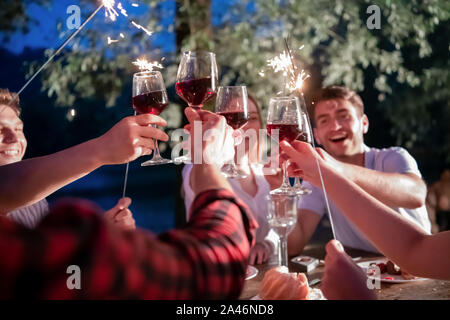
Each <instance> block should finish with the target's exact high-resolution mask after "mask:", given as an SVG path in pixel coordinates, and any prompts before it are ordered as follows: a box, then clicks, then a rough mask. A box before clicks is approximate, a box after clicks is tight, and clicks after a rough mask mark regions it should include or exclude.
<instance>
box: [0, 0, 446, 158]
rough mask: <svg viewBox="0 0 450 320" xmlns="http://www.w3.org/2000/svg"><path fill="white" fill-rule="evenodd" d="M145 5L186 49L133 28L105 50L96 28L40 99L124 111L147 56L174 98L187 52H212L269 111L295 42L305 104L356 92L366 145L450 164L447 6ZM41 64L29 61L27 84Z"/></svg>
mask: <svg viewBox="0 0 450 320" xmlns="http://www.w3.org/2000/svg"><path fill="white" fill-rule="evenodd" d="M143 2H145V3H147V4H148V5H149V8H150V9H149V10H148V11H147V12H146V13H145V14H143V15H142V14H141V15H139V16H137V17H135V19H137V21H138V22H139V23H141V24H143V25H144V26H145V27H146V28H148V29H150V30H152V31H154V32H155V33H166V34H173V33H175V41H176V42H177V46H176V48H177V50H176V51H174V52H163V51H162V50H161V48H160V47H158V45H155V43H154V42H153V41H152V38H151V37H150V38H149V37H148V36H147V35H146V34H145V33H143V32H139V31H136V30H131V28H128V32H127V37H126V38H125V39H123V40H121V41H119V42H118V43H114V44H111V45H107V44H106V41H105V39H106V36H107V35H109V36H111V38H116V39H117V38H118V32H119V31H120V30H115V29H117V28H115V26H114V24H113V23H110V24H111V30H110V31H108V32H105V31H103V30H105V28H104V27H99V25H101V24H105V21H104V20H102V19H94V20H93V21H92V22H91V23H92V24H91V26H90V28H89V29H87V30H84V31H83V33H82V34H81V35H80V36H78V37H77V38H76V39H75V41H74V43H73V44H72V46H71V49H68V50H66V51H65V52H64V54H63V55H61V56H60V57H59V58H58V59H57V60H56V61H55V62H54V63H53V64H52V65H50V67H49V68H47V69H46V71H45V72H44V74H43V76H42V90H44V91H45V92H47V94H48V95H49V96H50V97H54V98H55V101H56V104H57V105H59V106H63V107H69V106H70V107H71V106H74V105H76V104H77V103H79V102H80V100H82V99H91V98H97V99H102V100H104V101H105V103H106V105H107V106H114V105H117V99H118V98H119V97H120V96H122V95H123V94H124V89H125V88H127V89H128V88H129V83H130V81H131V75H132V73H133V72H135V71H136V68H135V67H134V66H133V65H132V64H131V61H132V60H135V59H136V58H137V57H139V56H142V55H146V56H147V57H149V58H151V59H153V60H159V59H161V58H162V57H163V56H164V57H165V60H164V62H163V64H164V66H165V69H164V70H163V74H164V78H165V81H166V84H167V86H168V88H171V87H173V84H174V81H175V75H176V69H177V63H178V56H179V54H178V53H179V52H180V51H181V50H193V49H206V50H212V51H214V52H216V54H217V60H218V65H219V68H220V70H221V77H220V79H221V84H223V85H227V84H231V83H242V84H246V85H247V86H248V87H249V89H250V91H251V92H252V93H253V94H254V95H256V97H257V98H258V99H259V101H260V102H261V105H262V106H263V109H264V108H265V107H266V105H267V101H268V100H269V97H270V96H271V95H274V94H276V93H277V92H279V91H280V89H281V88H280V83H283V81H282V79H280V77H279V76H278V75H275V74H273V73H271V72H270V71H268V70H267V68H266V65H267V60H268V59H270V58H272V57H273V56H275V55H277V54H278V53H280V52H281V51H282V50H283V42H282V39H283V37H286V36H288V35H289V36H290V42H291V47H292V48H293V49H297V48H299V47H300V46H301V45H304V48H303V50H296V55H295V56H296V61H297V63H298V65H299V66H301V67H302V68H304V69H305V70H306V71H307V72H308V73H309V74H311V78H310V79H309V80H308V81H307V82H306V84H305V88H304V91H305V94H306V97H308V93H309V92H310V91H311V90H313V89H316V88H318V87H320V86H324V85H330V84H341V85H345V86H348V87H350V88H352V89H354V90H356V91H357V92H359V93H360V94H361V95H362V96H363V99H364V101H365V104H366V110H367V113H368V115H369V118H370V119H371V120H372V130H371V131H370V133H369V135H368V137H367V139H368V143H371V144H373V145H378V146H387V145H389V144H397V145H403V146H405V147H407V148H409V149H417V152H421V153H423V152H426V153H427V154H429V155H433V156H437V157H438V158H440V159H442V160H443V161H444V163H446V164H450V152H449V151H450V137H449V132H448V131H449V130H448V128H447V125H446V124H447V123H448V119H449V117H450V105H449V103H450V102H449V101H450V99H449V96H450V90H449V88H450V68H449V63H450V59H449V58H450V47H449V43H450V41H449V39H450V23H449V16H450V2H449V1H445V0H427V1H425V0H413V1H407V0H397V1H390V0H382V1H381V0H378V1H374V0H370V1H361V0H345V1H344V0H336V1H329V0H316V1H305V0H289V1H288V0H254V1H249V0H244V1H231V2H230V3H229V4H228V5H225V4H224V5H221V4H220V1H217V2H216V3H211V1H210V0H198V1H193V0H178V1H175V6H174V12H167V10H166V11H165V9H164V6H161V1H154V0H147V1H143ZM213 2H214V1H213ZM13 4H14V5H13ZM97 4H98V2H97V1H89V0H82V1H81V5H82V6H83V10H82V12H83V13H84V14H85V15H87V14H88V13H89V10H87V9H86V8H92V9H94V8H95V5H97ZM370 5H377V6H379V8H380V9H381V10H380V13H381V28H380V29H379V30H376V29H374V30H370V29H369V28H368V27H367V25H366V23H367V20H368V19H369V17H370V16H371V14H370V13H367V8H368V7H369V6H370ZM1 6H2V7H6V8H10V10H13V9H14V10H15V12H16V13H17V16H16V17H15V18H14V17H12V16H11V14H8V15H6V16H7V17H8V19H9V21H18V24H17V27H14V28H19V27H20V28H25V27H26V26H27V25H28V24H27V23H26V22H27V21H28V19H27V18H26V16H25V15H24V12H23V10H22V9H23V4H22V5H21V1H6V2H2V5H1ZM12 7H14V8H12ZM222 7H223V8H222ZM14 10H13V11H14ZM2 12H3V11H2ZM212 15H214V16H213V17H212ZM167 17H173V18H172V19H173V21H172V23H162V20H163V19H164V18H167ZM119 19H121V18H119ZM8 25H9V24H8ZM125 25H126V22H125ZM60 27H61V38H65V37H67V36H68V34H69V31H68V30H67V29H66V28H64V26H63V22H62V23H61V24H60ZM9 28H11V27H9ZM2 29H3V30H6V31H8V30H10V29H8V27H6V26H2ZM52 52H53V50H48V51H47V52H46V55H47V56H48V55H50V54H51V53H52ZM40 64H41V61H39V62H34V63H31V64H30V65H29V71H30V74H31V72H33V71H34V70H36V68H37V67H38V66H40ZM261 70H266V72H265V73H266V76H265V77H261V76H259V75H258V74H259V72H260V71H261ZM126 94H127V95H128V92H126ZM172 100H173V101H174V102H175V104H177V105H178V106H177V105H174V106H171V108H169V109H168V110H167V111H166V112H165V114H164V115H163V116H165V117H166V118H168V119H169V120H170V125H171V126H172V127H178V126H179V125H180V124H181V123H180V119H181V112H182V108H181V107H180V105H182V103H180V101H179V100H178V99H176V98H175V97H174V99H172ZM378 124H380V125H378Z"/></svg>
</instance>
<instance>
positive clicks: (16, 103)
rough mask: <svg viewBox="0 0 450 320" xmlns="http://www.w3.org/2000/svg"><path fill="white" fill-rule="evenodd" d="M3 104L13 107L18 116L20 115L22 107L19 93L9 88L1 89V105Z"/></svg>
mask: <svg viewBox="0 0 450 320" xmlns="http://www.w3.org/2000/svg"><path fill="white" fill-rule="evenodd" d="M2 104H3V105H7V106H8V107H11V109H13V110H14V111H15V112H16V114H17V116H20V112H21V111H22V109H21V108H20V100H19V96H18V95H17V93H15V92H10V91H9V90H8V89H0V105H2Z"/></svg>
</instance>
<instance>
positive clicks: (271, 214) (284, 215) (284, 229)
mask: <svg viewBox="0 0 450 320" xmlns="http://www.w3.org/2000/svg"><path fill="white" fill-rule="evenodd" d="M267 202H268V209H269V210H268V213H267V221H268V222H269V225H270V227H271V228H272V229H273V231H275V232H276V233H277V234H278V237H279V243H278V263H279V265H280V266H285V267H288V248H287V237H288V235H289V233H290V232H291V231H292V230H293V229H294V226H295V224H296V223H297V196H296V195H289V194H272V195H269V196H267Z"/></svg>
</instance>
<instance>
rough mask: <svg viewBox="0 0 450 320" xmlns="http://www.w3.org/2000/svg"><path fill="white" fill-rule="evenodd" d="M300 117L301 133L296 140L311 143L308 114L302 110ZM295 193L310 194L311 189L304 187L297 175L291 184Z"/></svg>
mask: <svg viewBox="0 0 450 320" xmlns="http://www.w3.org/2000/svg"><path fill="white" fill-rule="evenodd" d="M302 118H303V122H302V124H303V130H302V131H303V133H302V134H301V135H300V136H299V137H298V138H297V140H298V141H302V142H306V143H309V144H312V139H313V137H312V131H311V126H310V125H309V120H308V115H307V114H306V113H304V112H302ZM292 188H293V189H294V191H295V193H296V194H297V195H304V194H310V193H311V192H312V190H311V189H308V188H305V187H304V186H303V185H302V181H301V180H300V178H299V177H295V181H294V185H293V186H292Z"/></svg>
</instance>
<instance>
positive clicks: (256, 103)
mask: <svg viewBox="0 0 450 320" xmlns="http://www.w3.org/2000/svg"><path fill="white" fill-rule="evenodd" d="M247 96H248V100H251V101H252V102H253V104H254V105H255V107H256V112H257V113H258V118H259V125H260V126H261V128H264V121H263V118H262V115H261V106H260V105H259V102H258V100H256V98H255V96H254V95H253V94H251V93H250V92H249V91H247Z"/></svg>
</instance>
